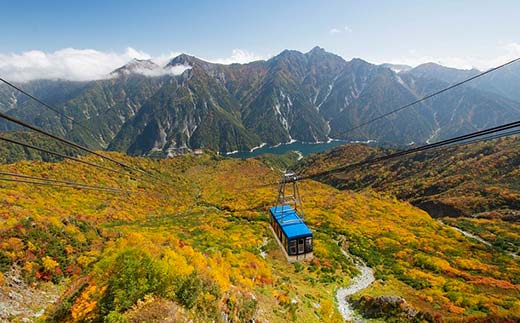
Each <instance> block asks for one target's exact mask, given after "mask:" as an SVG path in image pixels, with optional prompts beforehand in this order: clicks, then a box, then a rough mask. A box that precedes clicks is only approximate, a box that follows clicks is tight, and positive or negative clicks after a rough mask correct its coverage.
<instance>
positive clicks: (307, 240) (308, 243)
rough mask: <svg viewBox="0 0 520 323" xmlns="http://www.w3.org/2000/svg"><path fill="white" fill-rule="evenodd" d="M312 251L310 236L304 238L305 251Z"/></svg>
mask: <svg viewBox="0 0 520 323" xmlns="http://www.w3.org/2000/svg"><path fill="white" fill-rule="evenodd" d="M311 251H312V237H307V238H305V252H311Z"/></svg>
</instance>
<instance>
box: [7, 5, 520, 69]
mask: <svg viewBox="0 0 520 323" xmlns="http://www.w3.org/2000/svg"><path fill="white" fill-rule="evenodd" d="M0 9H1V10H0V26H2V42H0V60H2V61H4V63H3V64H4V69H2V63H1V62H0V72H3V71H4V70H6V68H5V65H6V64H7V63H6V62H7V61H9V60H14V61H16V60H17V59H18V60H21V59H23V57H24V56H23V55H24V53H27V52H29V51H38V52H42V53H43V54H44V55H53V53H55V52H57V51H60V50H63V49H66V48H73V49H77V50H87V49H88V50H94V51H96V52H100V53H102V54H107V55H108V56H110V57H112V58H113V57H115V56H118V57H120V60H114V62H113V63H114V64H116V63H118V64H119V63H120V61H123V60H125V59H127V58H128V57H130V56H132V55H133V53H134V51H135V52H138V53H139V54H137V55H136V56H140V57H141V58H147V57H151V58H158V57H162V58H164V57H167V56H171V55H173V54H175V53H179V52H186V53H190V54H193V55H195V56H198V57H202V58H205V59H208V60H212V61H217V62H231V61H239V62H243V61H247V60H252V59H256V58H268V57H270V56H272V55H275V54H277V53H279V52H280V51H282V50H283V49H286V48H289V49H297V50H300V51H307V50H309V49H311V48H312V47H314V46H316V45H319V46H321V47H324V48H325V49H327V50H328V51H331V52H334V53H337V54H339V55H341V56H343V57H344V58H345V59H351V58H353V57H360V58H363V59H365V60H367V61H370V62H374V63H381V62H394V63H408V64H412V65H416V64H419V63H422V62H425V61H436V62H440V63H442V64H444V65H449V66H456V67H464V68H468V67H471V66H476V67H479V68H488V67H491V66H493V65H496V64H498V63H500V62H501V61H503V60H504V59H507V58H509V57H512V56H514V55H520V33H519V32H518V31H519V30H520V19H519V18H520V14H519V13H520V2H519V1H507V0H504V1H479V0H473V1H469V0H468V1H447V0H446V1H419V0H416V1H339V0H331V1H326V0H321V1H317V0H300V1H296V0H286V1H281V0H279V1H271V0H264V1H249V0H243V1H173V0H172V1H162V0H161V1H153V0H150V1H142V0H141V1H133V0H126V1H123V0H113V1H110V0H105V1H97V0H89V1H24V0H18V1H2V2H0ZM129 48H131V49H132V50H130V51H129ZM69 54H70V53H69ZM29 56H30V55H29ZM60 57H61V56H60ZM40 58H41V57H40ZM27 59H29V60H30V58H27ZM40 63H41V62H40ZM13 64H14V65H16V64H18V65H20V64H21V63H20V62H19V61H16V64H15V63H13ZM13 64H11V70H16V68H15V67H13V66H14V65H13ZM22 65H23V64H22ZM106 65H107V67H106V68H108V65H109V64H106Z"/></svg>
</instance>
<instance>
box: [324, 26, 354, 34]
mask: <svg viewBox="0 0 520 323" xmlns="http://www.w3.org/2000/svg"><path fill="white" fill-rule="evenodd" d="M351 32H352V28H350V27H349V26H347V25H345V26H344V27H343V28H331V29H330V30H329V34H331V35H335V34H341V33H348V34H350V33H351Z"/></svg>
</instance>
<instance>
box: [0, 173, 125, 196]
mask: <svg viewBox="0 0 520 323" xmlns="http://www.w3.org/2000/svg"><path fill="white" fill-rule="evenodd" d="M0 175H2V176H11V177H17V178H23V180H21V179H14V178H8V177H0V180H2V181H10V182H23V183H27V184H41V185H45V184H55V185H51V186H61V187H72V188H84V189H90V190H98V191H106V192H114V193H115V192H117V193H125V192H127V191H125V190H122V189H119V188H115V187H108V186H94V185H89V184H84V183H79V182H74V181H66V180H59V179H53V178H46V177H38V176H31V175H25V174H19V173H11V172H2V171H0ZM25 179H27V180H25ZM28 180H30V181H28Z"/></svg>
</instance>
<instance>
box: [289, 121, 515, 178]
mask: <svg viewBox="0 0 520 323" xmlns="http://www.w3.org/2000/svg"><path fill="white" fill-rule="evenodd" d="M517 127H520V121H515V122H511V123H508V124H504V125H501V126H497V127H493V128H489V129H485V130H480V131H476V132H472V133H469V134H466V135H462V136H458V137H454V138H450V139H446V140H443V141H439V142H436V143H433V144H428V145H423V146H420V147H416V148H411V149H408V150H404V151H400V152H396V153H392V154H389V155H384V156H380V157H376V158H373V159H367V160H363V161H360V162H357V163H352V164H348V165H345V166H342V167H337V168H333V169H329V170H326V171H323V172H318V173H316V174H312V175H305V176H299V177H298V178H297V180H303V179H311V178H316V177H321V176H326V175H329V174H332V173H337V172H339V171H343V170H347V169H350V168H355V167H360V166H365V165H371V164H375V163H379V162H381V161H384V160H388V159H392V158H396V157H401V156H405V155H409V154H413V153H416V152H421V151H426V150H430V149H434V148H438V147H442V146H446V145H449V144H452V143H456V142H461V141H465V140H468V139H472V138H476V137H480V136H484V135H487V134H492V133H496V132H501V131H504V130H508V129H512V128H517Z"/></svg>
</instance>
